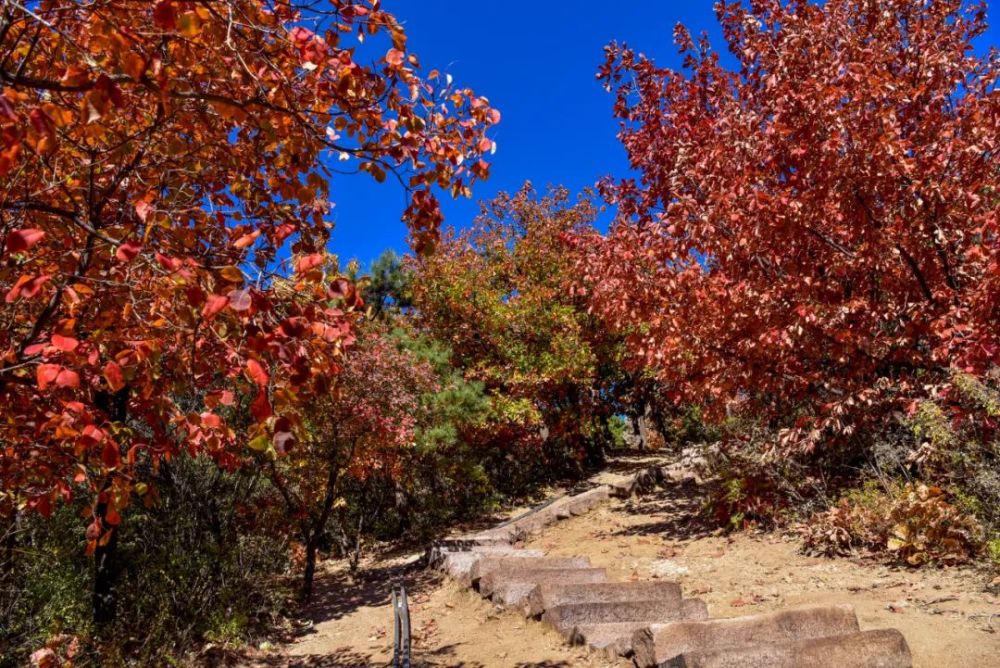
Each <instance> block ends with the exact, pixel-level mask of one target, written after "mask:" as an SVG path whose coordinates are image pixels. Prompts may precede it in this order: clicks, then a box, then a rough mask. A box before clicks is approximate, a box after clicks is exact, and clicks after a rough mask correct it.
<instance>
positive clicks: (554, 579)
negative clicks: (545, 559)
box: [479, 567, 608, 607]
mask: <svg viewBox="0 0 1000 668" xmlns="http://www.w3.org/2000/svg"><path fill="white" fill-rule="evenodd" d="M607 581H608V572H607V571H606V570H605V569H603V568H580V567H574V568H539V569H520V570H514V571H509V570H508V571H493V572H491V573H487V574H486V575H484V576H483V577H482V578H480V579H479V593H481V594H482V595H483V596H488V597H491V598H494V599H495V600H496V601H497V602H498V603H503V604H505V605H508V606H512V607H513V606H517V605H519V604H520V603H521V602H522V601H523V597H525V596H527V595H528V594H529V593H531V590H532V589H533V588H534V587H535V586H536V585H538V584H540V583H543V582H545V583H550V584H564V583H585V582H607Z"/></svg>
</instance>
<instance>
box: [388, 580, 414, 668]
mask: <svg viewBox="0 0 1000 668" xmlns="http://www.w3.org/2000/svg"><path fill="white" fill-rule="evenodd" d="M392 626H393V633H392V666H393V668H410V644H411V643H410V606H409V604H408V603H407V601H406V587H404V586H403V585H398V586H396V585H394V586H393V588H392Z"/></svg>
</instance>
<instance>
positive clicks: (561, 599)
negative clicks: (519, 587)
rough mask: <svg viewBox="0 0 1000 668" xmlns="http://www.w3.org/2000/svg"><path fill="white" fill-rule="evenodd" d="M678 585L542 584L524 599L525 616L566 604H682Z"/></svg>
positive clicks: (649, 583) (668, 583) (619, 583)
mask: <svg viewBox="0 0 1000 668" xmlns="http://www.w3.org/2000/svg"><path fill="white" fill-rule="evenodd" d="M680 598H681V587H680V585H679V584H677V583H676V582H659V581H656V582H603V583H594V584H540V585H538V586H537V587H535V588H534V589H533V590H532V591H531V592H530V593H529V594H528V596H527V597H526V598H525V600H524V614H525V615H526V616H528V617H537V616H539V615H541V614H542V613H543V612H545V611H546V610H547V609H548V608H551V607H553V606H557V605H563V604H567V603H626V602H628V601H660V600H663V601H679V600H680Z"/></svg>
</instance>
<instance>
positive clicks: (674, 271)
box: [580, 0, 1000, 452]
mask: <svg viewBox="0 0 1000 668" xmlns="http://www.w3.org/2000/svg"><path fill="white" fill-rule="evenodd" d="M717 14H718V18H719V21H720V23H721V25H722V29H723V32H724V35H725V39H726V42H727V45H728V47H729V51H730V52H731V54H732V57H733V58H734V59H735V66H734V67H733V68H731V69H730V68H727V67H725V66H724V64H723V60H722V59H721V58H720V55H719V54H718V53H716V52H714V51H712V50H711V49H710V47H709V44H708V41H707V38H705V37H702V38H698V39H694V38H692V37H691V36H690V35H689V34H688V32H687V31H686V30H685V29H684V28H683V27H678V28H677V30H676V32H675V38H676V41H677V43H678V45H679V47H680V49H681V52H682V54H683V56H684V65H685V69H684V70H683V71H674V70H669V69H664V68H662V67H658V66H657V65H656V64H655V63H654V62H653V61H652V59H650V58H648V57H645V56H643V55H641V54H637V53H636V52H635V51H633V50H632V49H631V48H629V47H627V46H623V45H617V44H613V45H611V46H609V47H608V49H607V62H606V63H605V65H604V66H603V68H602V69H601V71H600V73H599V78H600V79H601V80H602V81H603V82H604V84H605V85H606V86H607V87H608V88H609V89H610V90H612V91H613V92H614V94H615V105H614V110H615V115H616V116H617V117H618V118H619V119H621V123H622V127H621V133H620V138H621V141H622V143H623V144H624V147H625V149H626V151H627V153H628V156H629V160H630V163H631V167H632V168H633V169H634V170H635V172H636V173H637V175H636V177H635V178H626V179H622V180H620V181H617V182H612V181H609V182H607V183H605V184H604V192H605V194H606V195H607V196H608V197H609V198H610V199H611V200H612V201H613V202H615V203H616V204H617V206H618V213H619V215H618V219H617V222H616V223H615V225H614V226H613V228H612V229H611V231H610V232H609V234H608V235H607V236H606V237H599V236H597V235H590V236H589V237H584V238H581V239H580V245H581V247H582V248H584V249H586V250H587V251H588V257H587V258H586V259H585V260H584V261H583V262H582V263H581V265H580V266H581V274H582V275H583V280H582V283H583V284H584V285H585V287H586V288H587V290H588V293H589V297H590V300H591V304H592V307H593V308H594V309H595V312H597V313H599V314H601V316H602V317H603V318H604V319H605V322H607V323H608V324H609V325H610V326H611V327H612V328H613V329H614V330H615V331H618V332H620V333H622V334H623V335H625V336H627V338H628V341H629V344H630V345H629V347H630V350H631V352H632V355H633V359H634V360H635V361H638V363H639V365H640V366H644V367H646V368H650V369H653V370H655V372H656V373H657V375H658V377H659V379H660V380H661V381H662V382H663V384H664V386H665V387H667V388H668V391H669V393H670V398H671V399H672V400H673V401H675V402H677V403H682V402H692V403H697V404H701V405H702V406H704V407H705V408H706V410H707V414H708V415H709V416H710V417H711V416H714V417H716V418H718V417H720V416H722V415H724V412H725V409H726V406H727V404H731V403H732V402H739V403H741V404H742V405H743V406H745V407H747V408H748V409H750V410H751V411H753V412H754V413H756V414H758V415H761V416H763V418H764V419H765V420H776V421H777V424H778V425H780V426H783V427H784V430H783V431H782V437H781V439H780V443H772V445H780V451H782V452H812V451H814V449H816V448H817V446H819V445H820V444H821V443H833V442H841V443H843V442H847V441H850V440H851V439H854V438H856V437H857V436H858V435H860V434H862V433H864V432H865V431H867V428H868V427H871V426H874V425H876V424H878V423H879V421H880V420H883V419H884V418H885V416H887V415H888V414H889V412H890V411H895V410H904V409H907V408H910V409H911V410H912V408H913V406H915V404H916V402H918V401H920V400H922V399H923V398H926V397H929V396H935V397H938V398H941V397H946V396H947V395H948V394H949V392H950V391H951V388H952V383H953V379H954V378H955V374H956V372H964V373H967V374H971V375H972V376H973V377H975V378H978V379H979V380H988V377H987V376H988V374H989V372H990V369H991V368H995V365H996V364H997V363H998V361H1000V326H998V325H1000V301H998V295H1000V283H998V281H1000V264H998V262H1000V244H998V239H1000V234H998V233H1000V230H998V208H1000V194H998V190H997V189H998V186H1000V167H998V165H1000V163H998V160H997V155H998V150H1000V145H998V138H1000V91H998V90H997V79H998V75H1000V55H998V54H997V52H996V50H995V49H994V50H991V51H989V52H988V53H980V54H977V52H976V49H974V48H973V42H974V40H975V39H976V38H977V37H979V36H981V35H983V34H984V33H985V32H986V30H987V24H986V18H985V5H983V4H969V3H966V2H960V1H958V0H949V1H946V2H923V1H922V0H891V1H887V2H870V1H868V0H829V1H828V2H824V3H811V2H805V1H793V2H780V1H778V0H760V1H754V2H751V3H749V5H745V4H743V3H738V2H728V3H718V4H717ZM977 416H978V417H977ZM949 419H955V420H961V419H975V420H985V421H987V422H988V421H989V420H990V419H992V418H988V417H987V416H986V413H985V412H984V411H979V412H978V413H975V414H970V413H969V412H958V413H955V414H951V415H950V417H949ZM984 424H985V422H984Z"/></svg>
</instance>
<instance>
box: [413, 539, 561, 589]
mask: <svg viewBox="0 0 1000 668" xmlns="http://www.w3.org/2000/svg"><path fill="white" fill-rule="evenodd" d="M488 556H491V557H496V556H506V557H516V558H525V557H534V558H538V557H544V556H545V553H544V552H543V551H542V550H519V549H516V548H513V547H509V546H508V547H479V548H475V549H473V550H464V551H456V552H449V551H443V552H438V553H437V554H436V555H435V554H434V553H432V554H431V563H432V564H433V565H434V567H435V568H437V569H439V570H441V571H444V572H445V573H447V574H448V575H450V576H451V577H453V578H455V579H456V580H462V581H463V582H468V580H469V576H470V573H471V572H472V567H473V566H474V565H475V563H476V562H477V561H479V560H480V559H482V558H483V557H488ZM435 559H436V562H435Z"/></svg>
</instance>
